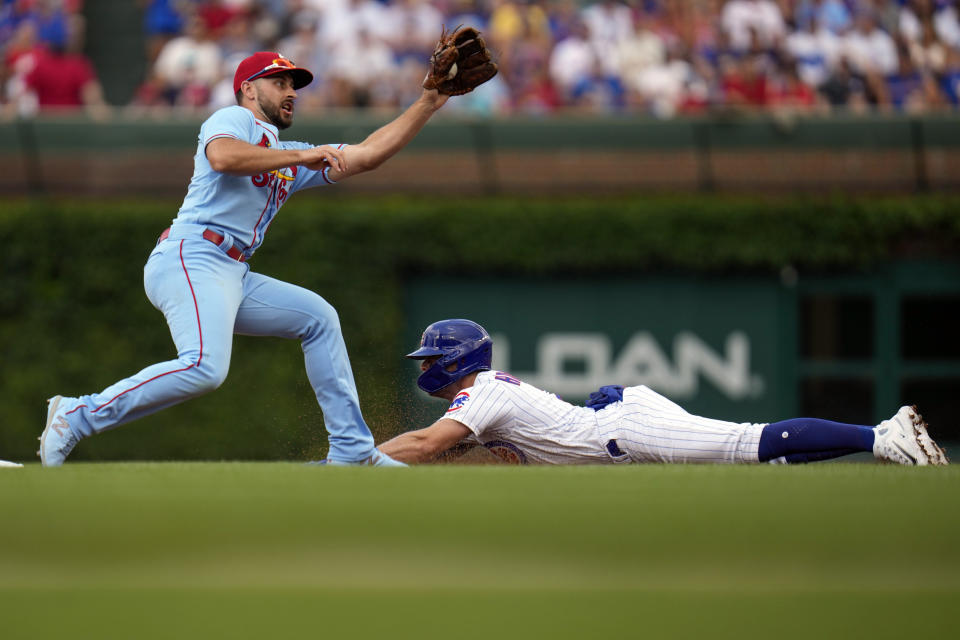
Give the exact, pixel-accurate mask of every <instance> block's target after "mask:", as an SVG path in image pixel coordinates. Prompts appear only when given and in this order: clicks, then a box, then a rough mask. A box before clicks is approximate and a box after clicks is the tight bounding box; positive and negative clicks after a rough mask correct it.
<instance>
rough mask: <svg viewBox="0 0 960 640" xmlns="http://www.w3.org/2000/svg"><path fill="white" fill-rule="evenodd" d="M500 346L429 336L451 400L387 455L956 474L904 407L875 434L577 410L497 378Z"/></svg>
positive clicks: (424, 351)
mask: <svg viewBox="0 0 960 640" xmlns="http://www.w3.org/2000/svg"><path fill="white" fill-rule="evenodd" d="M492 355H493V342H492V341H491V339H490V336H489V335H488V334H487V332H486V331H485V330H484V329H483V327H481V326H480V325H478V324H476V323H475V322H471V321H470V320H461V319H455V320H441V321H439V322H435V323H433V324H431V325H430V326H429V327H427V329H426V331H424V333H423V339H422V341H421V344H420V348H419V349H417V350H416V351H414V352H413V353H410V354H408V355H407V357H408V358H413V359H415V360H421V361H422V362H421V366H420V368H421V371H422V374H421V375H420V377H419V378H418V379H417V385H418V386H419V387H420V389H422V390H423V391H425V392H426V393H428V394H430V395H432V396H435V397H438V398H443V399H444V400H447V401H448V402H449V403H450V405H449V407H448V408H447V411H446V413H445V414H444V416H443V417H442V418H441V419H439V420H437V421H436V422H435V423H433V425H431V426H429V427H427V428H425V429H420V430H419V431H409V432H407V433H403V434H400V435H399V436H397V437H395V438H393V439H392V440H389V441H388V442H385V443H383V444H381V445H380V450H381V451H382V452H383V453H384V454H386V455H389V456H390V457H391V458H393V459H395V460H398V461H403V462H407V463H413V462H426V461H431V460H434V459H436V458H437V456H439V455H440V454H443V453H445V452H448V451H450V450H453V449H458V448H461V447H463V446H465V445H471V444H482V445H484V446H485V447H486V448H487V449H489V450H490V451H491V452H492V453H494V454H496V455H498V456H499V457H501V458H503V459H504V460H506V461H508V462H513V463H519V464H526V463H535V464H616V463H629V462H681V463H682V462H717V463H748V462H771V463H783V464H795V463H803V462H813V461H815V460H827V459H830V458H837V457H840V456H844V455H848V454H851V453H856V452H858V451H870V452H872V453H873V455H874V456H876V458H878V459H880V460H888V461H891V462H895V463H898V464H904V465H946V464H949V462H948V460H947V457H946V455H945V454H944V452H943V450H942V449H941V448H940V447H939V446H937V443H936V442H934V441H933V439H932V438H931V437H930V435H929V434H928V433H927V426H926V423H924V421H923V419H922V418H921V417H920V415H919V413H918V412H917V410H916V407H901V408H900V410H899V411H897V413H896V415H894V416H893V417H892V418H890V419H889V420H884V421H883V422H881V423H880V424H879V425H877V426H876V427H871V426H865V425H853V424H841V423H838V422H830V421H828V420H819V419H815V418H795V419H792V420H783V421H781V422H773V423H770V424H750V423H744V424H737V423H733V422H725V421H722V420H712V419H710V418H701V417H699V416H694V415H691V414H689V413H687V412H686V411H684V410H683V409H682V408H681V407H679V406H678V405H676V404H674V403H673V402H671V401H670V400H668V399H667V398H664V397H663V396H661V395H660V394H658V393H656V392H654V391H653V390H651V389H649V388H647V387H645V386H639V387H628V388H626V389H624V388H623V387H617V386H611V387H603V388H602V389H601V390H600V391H598V392H596V393H594V394H591V396H590V401H588V403H587V406H585V407H578V406H574V405H572V404H569V403H567V402H564V401H563V400H561V399H560V398H558V397H557V396H555V395H553V394H551V393H547V392H546V391H542V390H540V389H537V388H536V387H533V386H531V385H529V384H526V383H525V382H522V381H520V380H518V379H516V378H514V377H513V376H511V375H509V374H506V373H502V372H499V371H491V369H490V363H491V359H492Z"/></svg>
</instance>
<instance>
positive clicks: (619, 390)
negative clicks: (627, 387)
mask: <svg viewBox="0 0 960 640" xmlns="http://www.w3.org/2000/svg"><path fill="white" fill-rule="evenodd" d="M621 400H623V385H619V384H608V385H606V386H603V387H600V389H599V390H598V391H594V392H593V393H591V394H590V397H589V398H588V399H587V404H586V405H585V406H587V407H589V408H590V409H593V410H594V411H600V409H603V408H604V407H605V406H607V405H608V404H612V403H614V402H620V401H621Z"/></svg>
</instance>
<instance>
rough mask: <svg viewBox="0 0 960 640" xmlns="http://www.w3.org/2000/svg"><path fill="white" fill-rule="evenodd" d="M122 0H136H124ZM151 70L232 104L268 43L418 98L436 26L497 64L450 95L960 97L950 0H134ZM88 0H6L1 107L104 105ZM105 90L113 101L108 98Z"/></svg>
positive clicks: (548, 100) (757, 102)
mask: <svg viewBox="0 0 960 640" xmlns="http://www.w3.org/2000/svg"><path fill="white" fill-rule="evenodd" d="M131 1H132V0H131ZM140 3H141V5H142V8H143V25H142V28H143V29H144V36H145V38H144V40H145V51H144V55H145V56H146V60H147V67H146V68H147V71H146V73H145V77H144V78H143V81H142V84H141V85H140V86H139V88H138V89H137V91H136V94H135V95H134V97H133V100H132V102H131V104H130V105H123V106H124V108H126V109H128V110H131V111H139V112H143V113H160V114H164V113H169V112H170V111H171V110H181V111H188V112H209V111H212V110H214V109H217V108H219V107H222V106H226V105H229V104H234V95H233V89H232V79H233V72H234V69H235V68H236V65H237V63H238V62H239V61H240V60H241V59H243V57H245V56H246V55H248V54H249V53H251V52H253V51H257V50H275V51H279V52H280V53H282V54H283V55H285V56H286V57H288V58H290V59H292V60H294V61H295V62H296V63H297V64H298V65H300V66H304V67H306V68H308V69H310V70H311V71H313V73H314V77H315V80H314V82H313V83H312V84H311V85H310V86H309V87H307V88H305V89H303V90H301V91H300V92H299V93H300V99H299V103H300V105H299V106H300V108H304V107H306V108H308V109H310V108H315V109H321V108H386V109H396V108H397V107H401V106H404V105H406V104H408V103H410V102H411V101H412V100H414V99H415V98H416V96H417V95H418V93H419V85H420V82H421V80H422V78H423V75H424V71H425V68H426V61H427V59H428V58H429V55H430V53H431V52H432V50H433V47H434V45H435V43H436V41H437V38H438V36H439V34H440V31H441V28H442V27H443V26H444V25H446V26H447V27H448V28H449V27H455V26H457V25H459V24H466V25H472V26H476V27H478V28H479V29H481V30H482V31H483V33H484V37H485V38H486V39H487V41H488V44H489V45H490V47H491V50H492V51H494V55H495V58H496V60H497V62H498V63H499V65H500V69H501V73H500V74H499V75H498V76H497V77H495V78H494V79H493V80H492V81H491V82H489V83H488V84H486V85H484V86H482V87H480V88H479V89H478V90H476V91H475V92H473V93H472V94H469V95H468V96H464V97H463V98H459V99H457V100H455V101H451V103H450V107H449V108H450V109H459V110H464V111H470V112H475V113H481V114H491V115H500V114H518V113H519V114H549V113H552V112H555V111H559V110H565V111H576V112H584V113H621V112H629V113H643V114H650V115H653V116H656V117H660V118H669V117H672V116H674V115H676V114H698V113H704V112H708V111H716V110H761V109H771V110H789V111H791V112H800V113H825V112H829V111H832V110H844V111H850V112H854V113H865V112H874V111H881V112H882V111H890V112H896V111H900V112H905V113H925V112H931V111H941V110H950V109H956V108H957V107H958V102H960V18H958V10H957V0H725V1H724V0H140ZM82 9H83V0H0V53H2V67H0V81H2V90H0V96H2V104H0V108H3V109H6V110H7V111H8V112H9V111H15V112H18V113H21V114H29V113H35V112H36V111H38V110H41V111H42V110H45V109H55V108H77V107H83V106H85V107H86V108H88V109H92V110H97V109H105V108H107V106H106V105H105V103H104V101H103V92H102V89H101V87H100V83H99V81H98V78H97V73H96V71H95V70H94V67H93V65H92V64H91V63H90V61H89V60H88V59H87V58H86V57H85V56H84V53H83V51H84V31H85V24H84V20H83V17H82V15H83V14H82ZM115 106H116V105H115Z"/></svg>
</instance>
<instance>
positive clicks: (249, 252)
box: [39, 28, 497, 467]
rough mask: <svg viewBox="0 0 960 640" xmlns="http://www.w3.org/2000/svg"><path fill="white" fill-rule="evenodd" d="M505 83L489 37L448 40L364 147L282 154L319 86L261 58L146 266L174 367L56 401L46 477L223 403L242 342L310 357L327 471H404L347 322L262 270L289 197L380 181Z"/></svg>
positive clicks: (466, 33) (287, 63)
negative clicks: (360, 391) (72, 461)
mask: <svg viewBox="0 0 960 640" xmlns="http://www.w3.org/2000/svg"><path fill="white" fill-rule="evenodd" d="M496 73H497V67H496V65H495V64H494V63H493V62H491V60H490V54H489V52H488V51H487V49H486V46H485V44H484V42H483V39H482V38H481V37H480V34H479V33H478V32H477V31H475V30H473V29H469V28H468V29H460V30H457V31H455V32H454V33H452V34H448V33H446V32H444V33H443V34H442V35H441V41H440V43H439V44H438V45H437V49H436V51H435V52H434V54H433V56H432V58H431V62H430V69H429V71H428V73H427V77H426V78H425V79H424V82H423V87H424V90H423V93H422V95H421V96H420V98H419V99H418V100H417V101H416V102H415V103H414V104H413V105H412V106H411V107H410V108H408V109H407V110H406V111H405V112H404V113H403V114H401V115H400V116H399V117H398V118H397V119H395V120H393V121H392V122H390V123H389V124H387V125H385V126H383V127H381V128H380V129H378V130H377V131H375V132H374V133H372V134H371V135H370V136H369V137H368V138H367V139H366V140H364V141H363V142H361V143H360V144H356V145H344V144H337V145H322V146H313V145H310V144H307V143H304V142H284V141H281V140H280V131H282V130H284V129H286V128H288V127H289V126H290V125H291V124H292V123H293V114H294V109H295V105H296V100H297V89H300V88H302V87H304V86H306V85H307V84H309V83H310V82H311V81H312V80H313V75H312V74H311V73H310V72H309V71H308V70H306V69H303V68H301V67H298V66H296V64H294V63H293V62H292V61H291V60H288V59H286V58H284V57H283V56H282V55H280V54H279V53H273V52H266V51H261V52H258V53H255V54H253V55H251V56H250V57H248V58H246V59H245V60H243V61H242V62H241V63H240V64H239V66H238V67H237V71H236V74H235V75H234V80H233V88H234V91H235V93H236V98H237V106H232V107H226V108H224V109H221V110H219V111H217V112H216V113H214V114H213V115H212V116H210V118H209V119H207V121H206V122H204V123H203V125H202V126H201V127H200V135H199V144H198V145H197V153H196V156H195V157H194V172H193V178H192V180H191V181H190V185H189V187H188V189H187V195H186V198H185V199H184V201H183V205H182V206H181V207H180V211H179V213H178V214H177V216H176V218H175V219H174V220H173V224H172V225H171V226H170V227H169V228H168V229H166V230H164V231H163V232H162V233H161V234H160V238H159V240H158V242H157V245H156V247H155V248H154V249H153V251H152V252H151V253H150V256H149V258H148V259H147V263H146V266H145V267H144V274H143V281H144V288H145V290H146V293H147V297H148V298H149V299H150V302H151V303H153V305H154V306H155V307H156V308H157V309H159V310H160V311H161V312H162V313H163V315H164V316H165V317H166V319H167V324H168V325H169V326H170V333H171V335H172V337H173V341H174V343H175V344H176V347H177V359H176V360H171V361H168V362H161V363H159V364H155V365H152V366H149V367H147V368H146V369H143V370H142V371H140V372H139V373H137V374H134V375H133V376H131V377H129V378H126V379H124V380H121V381H120V382H117V383H116V384H113V385H111V386H110V387H108V388H106V389H105V390H103V391H101V392H100V393H93V394H89V395H81V396H79V397H64V396H54V397H53V398H51V399H50V400H49V401H48V408H47V420H46V426H45V427H44V430H43V434H42V435H41V437H40V451H39V455H40V458H41V461H42V463H43V465H44V466H48V467H50V466H59V465H61V464H63V462H64V460H65V459H66V458H67V456H68V455H69V454H70V452H71V451H72V450H73V448H74V447H75V446H76V445H77V443H78V442H79V441H80V440H81V439H83V438H87V437H90V436H92V435H95V434H97V433H100V432H102V431H106V430H108V429H112V428H114V427H118V426H120V425H122V424H125V423H127V422H130V421H131V420H135V419H137V418H139V417H141V416H145V415H148V414H151V413H154V412H156V411H159V410H161V409H164V408H166V407H169V406H171V405H174V404H176V403H178V402H182V401H184V400H187V399H188V398H192V397H194V396H198V395H201V394H204V393H207V392H208V391H212V390H214V389H216V388H217V387H219V386H220V384H221V383H223V381H224V379H225V378H226V376H227V369H228V368H229V365H230V351H231V348H232V343H233V334H234V333H239V334H243V335H253V336H281V337H284V338H290V339H298V340H300V341H301V343H302V345H303V354H304V360H305V362H306V369H307V377H308V378H309V380H310V384H311V386H312V387H313V390H314V392H315V393H316V396H317V401H318V403H319V404H320V408H321V409H322V411H323V415H324V422H325V424H326V428H327V431H328V432H329V442H330V450H329V453H328V455H327V459H326V462H328V463H330V464H371V465H378V466H393V465H399V464H401V463H398V462H395V461H394V460H392V459H391V458H390V457H389V456H387V455H385V454H383V453H381V452H380V451H378V450H377V449H376V448H374V443H373V436H372V435H371V433H370V429H369V428H368V427H367V425H366V423H365V422H364V420H363V416H362V415H361V412H360V405H359V400H358V397H357V389H356V385H355V384H354V379H353V373H352V371H351V369H350V362H349V360H348V358H347V350H346V346H345V345H344V341H343V336H342V335H341V332H340V325H339V320H338V318H337V313H336V311H335V310H334V309H333V307H331V306H330V304H328V303H327V302H326V301H325V300H324V299H323V298H322V297H320V296H319V295H317V294H316V293H313V292H311V291H308V290H306V289H303V288H301V287H298V286H296V285H293V284H288V283H286V282H281V281H279V280H275V279H274V278H270V277H269V276H265V275H261V274H259V273H255V272H253V271H251V269H250V265H249V260H250V259H251V258H252V257H253V255H254V253H255V252H256V250H257V249H258V248H259V247H260V245H261V244H262V243H263V241H264V237H265V236H266V234H267V232H268V231H269V229H270V224H271V223H272V222H273V219H274V218H275V217H276V215H277V212H278V211H279V209H280V207H281V206H282V205H283V203H284V202H285V201H286V200H287V198H288V197H289V196H290V195H291V194H292V193H294V192H295V191H299V190H300V189H306V188H309V187H318V186H323V185H332V184H335V183H337V182H341V181H343V180H345V179H346V178H349V177H351V176H354V175H357V174H360V173H363V172H365V171H370V170H372V169H375V168H376V167H378V166H379V165H380V164H382V163H383V162H384V161H385V160H387V159H388V158H390V157H391V156H393V155H394V154H395V153H397V152H398V151H400V150H401V149H402V148H403V147H404V146H405V145H406V144H407V143H408V142H410V140H411V139H413V137H414V136H415V135H416V134H417V133H418V132H419V131H420V129H421V128H422V127H423V126H424V125H425V124H426V123H427V121H428V120H429V119H430V117H431V116H432V115H433V114H434V113H435V112H436V111H437V110H438V109H440V107H442V106H443V104H444V103H445V102H446V101H447V98H448V97H449V96H451V95H460V94H463V93H467V92H468V91H471V90H473V88H475V87H476V86H478V85H480V84H481V83H483V82H486V81H487V80H489V79H490V78H492V77H493V76H494V75H495V74H496Z"/></svg>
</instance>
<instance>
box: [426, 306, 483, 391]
mask: <svg viewBox="0 0 960 640" xmlns="http://www.w3.org/2000/svg"><path fill="white" fill-rule="evenodd" d="M433 356H440V359H439V360H437V361H436V362H434V363H433V365H431V366H430V368H429V369H427V370H426V371H424V372H423V373H422V374H420V377H419V378H417V386H418V387H420V388H421V389H423V390H424V391H426V392H427V393H434V392H435V391H439V390H440V389H443V388H444V387H446V386H447V385H449V384H452V383H454V382H456V381H457V380H459V379H461V378H463V377H464V376H467V375H469V374H471V373H473V372H474V371H489V370H490V362H491V360H492V359H493V340H491V339H490V334H488V333H487V332H486V330H485V329H484V328H483V327H481V326H480V325H478V324H477V323H476V322H471V321H470V320H462V319H453V320H440V321H439V322H434V323H433V324H431V325H430V326H429V327H427V328H426V330H425V331H424V332H423V337H422V338H421V339H420V348H419V349H417V350H416V351H414V352H413V353H408V354H407V357H408V358H412V359H414V360H423V359H425V358H431V357H433ZM452 365H455V367H456V368H454V369H453V370H452V371H451V370H450V368H453V367H452Z"/></svg>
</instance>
